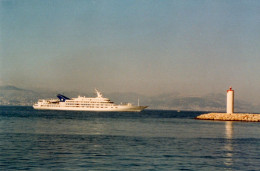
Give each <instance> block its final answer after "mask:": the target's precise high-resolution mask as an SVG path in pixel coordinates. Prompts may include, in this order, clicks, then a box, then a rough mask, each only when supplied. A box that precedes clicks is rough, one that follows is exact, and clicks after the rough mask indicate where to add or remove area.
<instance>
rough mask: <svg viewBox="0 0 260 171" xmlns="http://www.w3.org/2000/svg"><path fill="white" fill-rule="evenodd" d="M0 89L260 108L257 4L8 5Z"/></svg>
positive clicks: (28, 1)
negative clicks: (247, 102) (217, 98)
mask: <svg viewBox="0 0 260 171" xmlns="http://www.w3.org/2000/svg"><path fill="white" fill-rule="evenodd" d="M0 16H1V20H0V26H1V27H0V29H1V32H0V36H1V37H0V41H1V42H0V45H1V49H0V52H1V61H0V62H1V65H0V67H1V68H0V84H1V85H16V86H18V87H21V88H28V89H38V88H41V89H51V90H76V91H86V92H91V91H93V89H94V88H95V87H97V88H99V89H100V90H102V91H105V92H136V93H141V94H145V95H148V94H151V95H154V94H160V93H173V92H174V93H181V94H186V95H196V94H200V93H202V94H206V93H210V92H216V93H225V90H226V89H227V88H228V87H229V86H230V85H232V86H233V87H234V89H235V90H236V92H237V94H239V95H237V96H240V98H245V99H250V98H251V97H252V98H254V99H258V100H259V102H260V1H258V0H255V1H253V0H243V1H239V0H212V1H211V0H204V1H200V0H185V1H183V0H169V1H168V0H136V1H134V0H129V1H127V0H123V1H122V0H115V1H113V0H93V1H91V0H73V1H72V0H68V1H66V0H50V1H46V0H44V1H42V0H1V1H0Z"/></svg>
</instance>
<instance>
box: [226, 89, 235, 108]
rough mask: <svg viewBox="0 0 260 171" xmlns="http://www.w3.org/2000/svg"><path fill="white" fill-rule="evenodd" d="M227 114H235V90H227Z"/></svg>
mask: <svg viewBox="0 0 260 171" xmlns="http://www.w3.org/2000/svg"><path fill="white" fill-rule="evenodd" d="M227 113H234V90H232V87H230V88H229V90H227Z"/></svg>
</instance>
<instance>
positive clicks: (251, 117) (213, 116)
mask: <svg viewBox="0 0 260 171" xmlns="http://www.w3.org/2000/svg"><path fill="white" fill-rule="evenodd" d="M195 119H200V120H216V121H243V122H260V114H250V113H208V114H202V115H199V116H197V117H196V118H195Z"/></svg>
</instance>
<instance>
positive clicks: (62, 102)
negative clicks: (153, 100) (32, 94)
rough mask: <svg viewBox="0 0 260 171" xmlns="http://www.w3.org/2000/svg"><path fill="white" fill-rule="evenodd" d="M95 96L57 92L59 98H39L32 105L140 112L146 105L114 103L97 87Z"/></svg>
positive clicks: (61, 108) (83, 109)
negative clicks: (71, 95)
mask: <svg viewBox="0 0 260 171" xmlns="http://www.w3.org/2000/svg"><path fill="white" fill-rule="evenodd" d="M95 91H96V94H97V97H85V96H84V97H81V96H78V97H77V98H68V97H66V96H64V95H61V94H58V95H57V97H58V98H59V99H49V100H47V99H40V100H38V102H37V103H35V104H34V105H33V108H34V109H43V110H76V111H100V112H102V111H104V112H108V111H118V112H140V111H142V110H144V109H145V108H147V107H148V106H139V99H138V105H137V106H134V105H132V104H131V103H127V104H119V105H117V104H115V103H114V102H112V101H110V100H109V99H108V98H104V97H103V96H102V94H101V92H99V91H98V90H97V89H95Z"/></svg>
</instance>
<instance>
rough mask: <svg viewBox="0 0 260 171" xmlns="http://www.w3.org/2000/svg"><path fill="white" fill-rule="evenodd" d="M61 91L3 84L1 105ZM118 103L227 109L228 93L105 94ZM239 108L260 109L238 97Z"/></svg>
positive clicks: (31, 100) (23, 103)
mask: <svg viewBox="0 0 260 171" xmlns="http://www.w3.org/2000/svg"><path fill="white" fill-rule="evenodd" d="M58 93H60V92H52V91H43V92H38V91H37V92H36V91H32V90H26V89H21V88H18V87H15V86H0V105H21V106H31V105H33V103H35V102H37V101H38V99H45V98H56V94H58ZM62 93H63V94H64V95H66V96H68V97H76V96H77V95H79V94H80V95H85V96H88V97H89V96H91V97H95V94H94V93H87V94H86V93H80V92H78V93H77V92H62ZM104 97H108V98H109V99H111V100H112V101H114V102H115V103H118V104H119V103H120V102H130V103H133V104H137V103H138V99H139V100H140V105H147V106H149V107H148V109H164V110H195V111H196V110H197V111H225V109H226V95H224V94H208V95H206V96H196V97H195V96H180V95H178V94H161V95H157V96H144V95H141V94H137V93H105V94H104ZM235 111H239V112H255V111H256V112H257V111H260V108H259V107H258V106H253V105H251V104H249V103H248V102H245V101H242V100H239V99H235Z"/></svg>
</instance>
